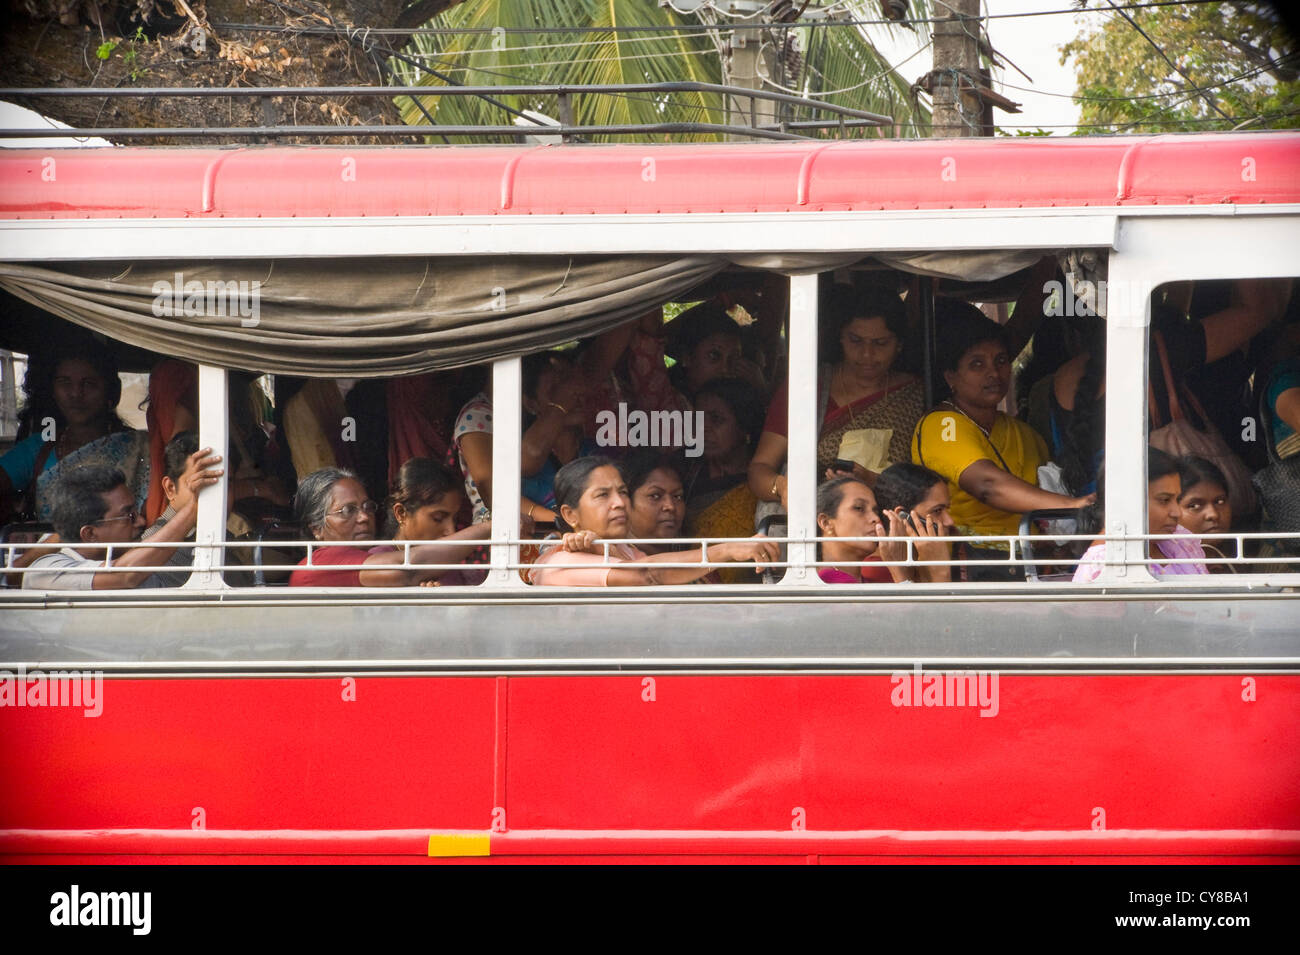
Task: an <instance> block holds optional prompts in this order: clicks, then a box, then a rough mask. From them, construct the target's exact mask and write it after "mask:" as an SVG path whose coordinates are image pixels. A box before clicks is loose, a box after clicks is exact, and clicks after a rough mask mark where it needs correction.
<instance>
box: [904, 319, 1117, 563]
mask: <svg viewBox="0 0 1300 955" xmlns="http://www.w3.org/2000/svg"><path fill="white" fill-rule="evenodd" d="M935 320H936V328H937V335H936V339H937V341H938V342H939V355H938V358H939V367H940V369H941V370H942V371H943V377H944V381H946V382H947V384H948V388H949V390H950V391H951V393H952V394H951V396H950V397H949V398H948V399H947V400H946V401H944V402H942V403H941V404H940V405H939V407H938V408H936V409H935V410H934V411H931V412H930V413H929V414H927V415H926V416H925V417H924V418H922V419H921V421H920V423H919V424H917V426H916V431H915V432H914V433H913V435H912V461H913V462H914V463H916V464H920V465H922V466H923V467H927V468H930V469H931V470H933V471H937V472H938V473H939V474H942V475H943V476H944V478H945V479H946V480H947V481H948V488H949V491H950V492H951V494H952V510H951V513H952V519H953V521H954V522H955V523H956V525H957V533H958V534H960V535H963V536H975V535H982V534H988V535H1011V534H1015V533H1017V532H1018V530H1019V528H1020V515H1021V514H1023V513H1025V512H1026V511H1033V510H1041V509H1044V508H1058V507H1082V506H1084V505H1085V504H1090V503H1091V502H1092V500H1093V496H1092V495H1089V496H1088V497H1066V496H1065V495H1063V494H1054V493H1053V492H1051V491H1045V490H1043V489H1042V488H1040V487H1039V486H1038V468H1039V466H1040V465H1043V464H1046V463H1047V461H1048V456H1047V444H1046V442H1044V441H1043V439H1042V437H1040V436H1039V434H1038V432H1036V431H1035V430H1034V429H1033V428H1031V427H1029V425H1027V424H1025V423H1024V422H1023V421H1019V420H1017V419H1016V418H1012V417H1010V416H1009V415H1005V414H1003V413H1002V412H1000V411H999V410H998V405H999V404H1000V403H1001V402H1002V399H1003V398H1005V397H1006V394H1007V390H1008V389H1009V388H1010V386H1011V356H1010V355H1009V354H1008V353H1007V342H1006V337H1005V333H1004V332H1003V329H1002V326H1000V325H998V323H997V322H995V321H993V320H992V319H990V318H988V317H986V316H985V315H984V313H982V312H981V311H980V310H979V309H977V308H976V307H975V306H973V305H970V304H969V303H966V302H961V301H957V300H953V299H938V300H936V302H935ZM988 550H990V551H993V553H986V554H981V553H980V549H979V548H971V552H972V556H976V557H979V556H987V557H989V558H990V559H996V558H998V557H1003V558H1005V557H1006V552H1007V545H1006V542H1005V541H990V542H989V545H988ZM971 571H972V574H971V579H986V580H987V579H997V580H1006V579H1021V578H1023V576H1024V572H1023V569H1021V568H1018V567H1010V566H1006V567H997V568H996V569H995V568H993V567H990V568H988V572H987V573H985V572H983V571H984V569H983V568H979V569H977V568H971Z"/></svg>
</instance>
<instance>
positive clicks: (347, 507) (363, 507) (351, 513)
mask: <svg viewBox="0 0 1300 955" xmlns="http://www.w3.org/2000/svg"><path fill="white" fill-rule="evenodd" d="M377 510H379V505H378V504H376V503H375V502H374V501H363V502H361V503H360V504H344V505H343V506H342V507H340V508H339V509H338V510H337V511H326V512H325V516H326V517H341V518H343V520H345V521H355V520H356V519H357V515H359V514H360V513H361V512H362V511H365V512H366V513H367V514H374V513H375V511H377Z"/></svg>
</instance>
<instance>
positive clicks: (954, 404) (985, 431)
mask: <svg viewBox="0 0 1300 955" xmlns="http://www.w3.org/2000/svg"><path fill="white" fill-rule="evenodd" d="M943 403H944V404H946V405H947V406H948V407H949V408H951V409H952V410H953V411H955V412H957V413H958V414H959V415H961V416H962V417H963V418H965V419H966V420H967V421H969V422H970V423H971V424H973V425H974V426H975V427H977V428H979V429H980V433H981V434H983V435H984V437H985V438H986V439H987V440H988V443H989V444H992V443H993V438H992V437H991V435H990V433H989V432H990V429H988V428H985V427H984V425H982V424H980V423H979V422H978V421H976V420H975V419H974V418H972V417H971V416H970V415H968V414H967V413H966V412H964V411H962V410H961V407H960V406H959V405H958V404H957V402H955V401H952V400H951V399H948V398H945V399H944V402H943Z"/></svg>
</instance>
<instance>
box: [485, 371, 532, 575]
mask: <svg viewBox="0 0 1300 955" xmlns="http://www.w3.org/2000/svg"><path fill="white" fill-rule="evenodd" d="M522 392H523V365H522V363H521V362H520V360H519V358H517V357H516V358H503V359H501V360H500V361H497V362H493V364H492V502H491V507H492V543H491V559H490V564H491V570H490V572H489V574H488V579H487V581H486V582H485V586H495V587H507V586H511V585H513V584H518V583H519V574H518V571H515V570H512V569H510V565H511V564H518V563H519V545H518V544H512V543H510V542H511V541H517V540H519V495H520V484H521V479H520V469H521V467H522V453H521V450H520V442H521V440H522V435H523V433H524V429H523V410H522V404H521V402H522V400H523V398H522Z"/></svg>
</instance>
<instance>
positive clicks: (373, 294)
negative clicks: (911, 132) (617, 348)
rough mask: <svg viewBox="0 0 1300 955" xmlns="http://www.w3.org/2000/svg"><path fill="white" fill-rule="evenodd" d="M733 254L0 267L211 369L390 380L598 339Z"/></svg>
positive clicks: (63, 304)
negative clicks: (591, 338) (599, 335)
mask: <svg viewBox="0 0 1300 955" xmlns="http://www.w3.org/2000/svg"><path fill="white" fill-rule="evenodd" d="M726 265H727V260H726V259H725V258H723V257H722V256H709V255H691V256H679V257H669V256H610V257H597V256H584V257H576V256H541V257H539V256H531V257H527V258H524V257H519V256H509V257H507V256H501V257H478V258H465V257H457V258H393V257H384V258H379V257H374V258H355V259H279V260H275V261H266V260H232V261H222V262H200V263H196V262H192V261H191V262H179V261H177V262H135V263H122V262H96V263H77V264H69V265H59V266H57V267H35V266H28V265H5V264H0V286H3V287H4V288H5V289H6V290H8V291H9V292H11V293H12V294H14V295H16V296H18V297H19V298H22V299H24V300H26V301H28V302H30V303H32V304H33V305H36V306H38V307H40V308H43V309H45V310H47V311H49V312H52V313H53V314H55V315H58V316H60V317H62V318H66V319H68V320H69V321H71V322H74V323H76V324H78V325H82V326H85V327H86V328H89V329H91V330H92V331H96V332H100V333H102V334H104V335H107V336H109V337H111V338H114V339H117V340H119V341H122V342H126V343H128V344H131V345H136V346H139V347H141V348H146V349H149V350H151V351H155V352H159V353H161V354H164V355H170V356H173V357H176V358H181V359H186V360H189V361H193V362H199V363H203V364H209V365H219V366H223V367H226V368H238V369H243V370H246V371H256V372H270V373H273V374H287V375H299V376H305V377H352V378H356V377H380V376H392V375H405V374H414V373H417V372H427V371H436V370H439V369H448V368H458V367H461V366H464V365H473V364H479V363H481V362H489V361H493V360H495V359H498V358H504V357H508V356H511V355H522V354H526V353H528V352H531V351H536V350H538V349H542V348H546V347H549V346H553V345H558V344H563V343H565V342H570V341H573V340H574V339H578V338H585V337H587V336H590V335H595V334H598V333H599V332H602V331H605V330H606V329H608V328H611V327H613V326H615V325H618V324H620V323H622V322H625V321H627V320H629V319H633V318H637V317H639V316H641V315H642V314H644V313H645V312H646V311H647V310H648V309H651V308H654V307H656V306H658V305H660V304H662V303H663V302H667V301H671V300H672V299H673V298H674V297H675V296H678V295H680V294H681V293H683V292H685V291H687V290H689V289H690V288H691V287H692V286H695V285H698V284H699V283H700V282H702V281H704V280H705V279H707V278H709V277H710V276H712V275H713V274H714V273H716V272H718V271H719V270H721V269H722V268H724V267H725V266H726Z"/></svg>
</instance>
